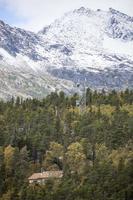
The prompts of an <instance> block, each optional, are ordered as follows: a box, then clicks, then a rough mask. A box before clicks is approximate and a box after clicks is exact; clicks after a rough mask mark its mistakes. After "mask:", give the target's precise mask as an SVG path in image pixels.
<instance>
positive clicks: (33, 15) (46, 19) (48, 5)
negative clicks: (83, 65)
mask: <svg viewBox="0 0 133 200" xmlns="http://www.w3.org/2000/svg"><path fill="white" fill-rule="evenodd" d="M81 6H84V7H87V8H91V9H98V8H100V9H102V10H108V8H110V7H112V8H114V9H117V10H119V11H122V12H124V13H126V14H128V15H130V16H133V0H0V7H1V8H5V9H6V10H8V11H9V12H10V13H13V15H15V17H16V18H17V19H19V18H21V22H19V20H16V21H17V23H15V24H14V22H13V24H12V25H15V26H18V27H22V28H25V29H29V30H33V31H38V30H40V29H42V28H43V27H44V26H46V25H48V24H50V23H51V22H52V21H54V20H55V19H56V18H59V17H61V16H62V15H63V14H64V13H65V12H67V11H70V10H73V9H76V8H79V7H81ZM7 15H8V13H7ZM10 18H11V16H10ZM22 19H24V20H22ZM10 21H11V20H10Z"/></svg>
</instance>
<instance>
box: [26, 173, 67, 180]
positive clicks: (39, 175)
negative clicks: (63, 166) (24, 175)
mask: <svg viewBox="0 0 133 200" xmlns="http://www.w3.org/2000/svg"><path fill="white" fill-rule="evenodd" d="M62 176H63V171H45V172H42V173H34V174H32V176H30V177H29V178H28V179H29V180H38V179H47V178H62Z"/></svg>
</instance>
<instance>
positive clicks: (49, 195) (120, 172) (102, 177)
mask: <svg viewBox="0 0 133 200" xmlns="http://www.w3.org/2000/svg"><path fill="white" fill-rule="evenodd" d="M78 98H79V97H78V95H77V94H74V95H73V96H66V95H65V94H64V93H63V92H60V93H56V92H55V93H51V94H50V95H48V96H47V97H46V98H44V99H42V100H38V99H26V100H23V99H21V98H19V97H18V98H16V99H14V98H12V99H11V100H10V101H8V102H4V101H0V200H133V91H132V90H128V89H127V90H125V91H123V92H116V91H111V92H109V93H106V92H105V91H104V90H103V91H101V92H97V91H91V90H90V89H87V92H86V102H85V103H86V106H85V105H82V106H80V107H78V106H76V101H77V100H78ZM41 169H43V170H63V173H64V176H63V178H62V179H61V180H60V181H56V180H49V181H47V183H46V184H45V185H39V184H29V183H28V177H29V176H30V175H32V174H33V173H34V172H40V171H41Z"/></svg>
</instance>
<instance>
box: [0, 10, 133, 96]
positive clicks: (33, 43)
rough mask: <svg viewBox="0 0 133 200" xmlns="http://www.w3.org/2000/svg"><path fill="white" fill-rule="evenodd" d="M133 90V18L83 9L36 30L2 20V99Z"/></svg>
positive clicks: (112, 11)
mask: <svg viewBox="0 0 133 200" xmlns="http://www.w3.org/2000/svg"><path fill="white" fill-rule="evenodd" d="M77 82H80V83H81V85H83V84H86V86H88V87H91V88H93V89H102V88H104V89H107V90H109V89H112V88H114V89H125V88H126V87H129V88H133V17H129V16H127V15H125V14H123V13H121V12H119V11H117V10H114V9H112V8H110V9H109V11H102V10H100V9H98V10H96V11H93V10H90V9H86V8H84V7H81V8H80V9H76V10H74V11H71V12H68V13H66V14H64V16H63V17H61V18H60V19H57V20H55V21H54V22H53V23H52V24H51V25H49V26H47V27H44V28H43V29H42V30H41V31H39V32H38V33H37V34H35V33H32V32H29V31H25V30H22V29H20V28H16V27H15V28H14V27H10V26H9V25H7V24H5V23H4V22H2V21H0V98H6V99H7V98H10V97H11V96H18V95H19V96H22V97H24V98H26V97H38V98H41V97H43V96H44V95H46V94H48V93H49V92H51V91H55V90H64V91H65V92H67V93H72V92H74V91H75V90H76V83H77Z"/></svg>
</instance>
